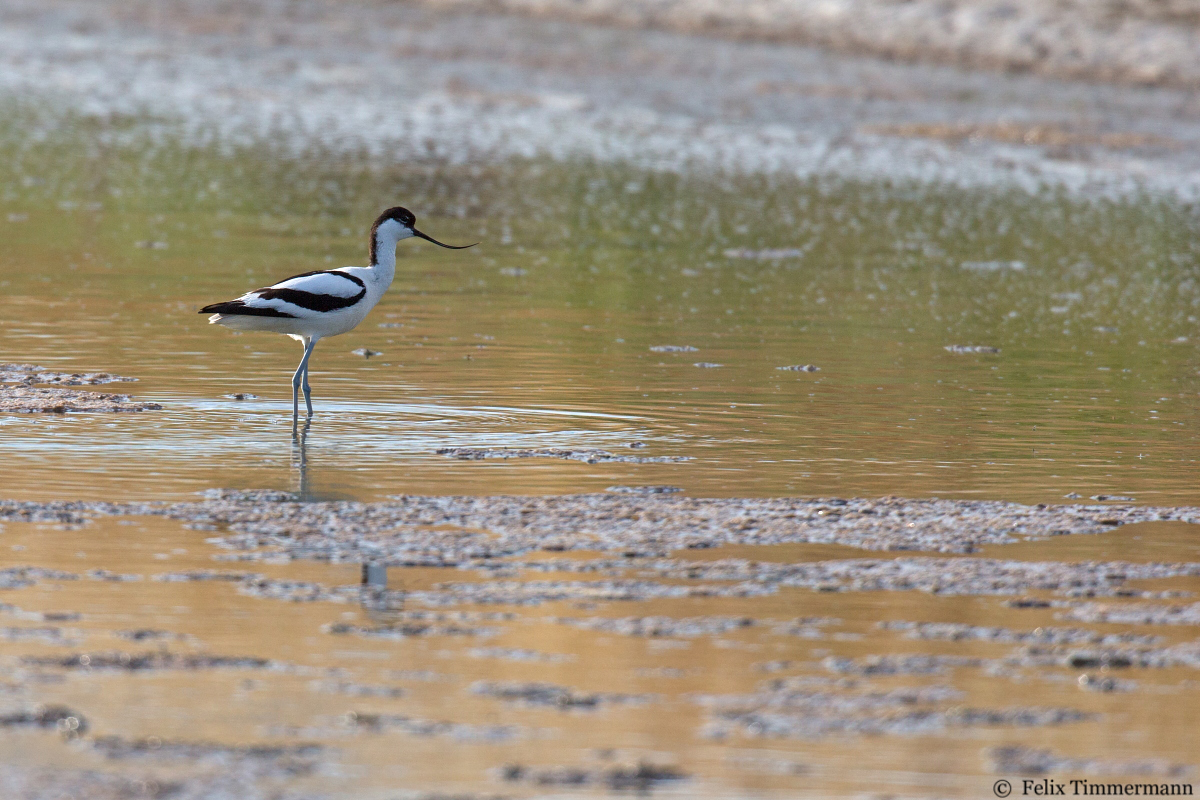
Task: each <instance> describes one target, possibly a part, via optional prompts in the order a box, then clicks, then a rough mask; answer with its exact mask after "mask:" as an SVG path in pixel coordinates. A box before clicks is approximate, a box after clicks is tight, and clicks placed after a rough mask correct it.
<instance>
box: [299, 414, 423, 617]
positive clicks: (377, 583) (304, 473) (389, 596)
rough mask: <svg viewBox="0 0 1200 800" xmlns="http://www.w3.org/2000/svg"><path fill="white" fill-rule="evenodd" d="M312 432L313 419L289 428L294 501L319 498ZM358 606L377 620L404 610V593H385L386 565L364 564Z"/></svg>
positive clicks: (398, 591)
mask: <svg viewBox="0 0 1200 800" xmlns="http://www.w3.org/2000/svg"><path fill="white" fill-rule="evenodd" d="M311 429H312V418H311V417H310V418H308V419H306V420H305V421H304V424H303V425H297V426H293V427H292V469H293V470H294V472H295V474H296V499H298V500H299V501H301V502H312V501H316V500H318V499H319V498H317V497H315V496H314V495H313V491H312V487H311V485H310V483H309V474H308V432H309V431H310V430H311ZM359 604H360V605H361V606H362V608H363V611H365V612H366V613H367V616H368V617H370V618H372V619H376V620H377V621H385V622H390V621H393V620H389V617H391V618H394V617H395V616H396V615H397V612H400V611H402V610H403V609H404V590H403V589H402V588H401V587H396V588H395V589H393V590H391V591H389V590H388V572H387V566H386V565H385V564H371V563H364V564H363V565H362V579H361V581H360V587H359Z"/></svg>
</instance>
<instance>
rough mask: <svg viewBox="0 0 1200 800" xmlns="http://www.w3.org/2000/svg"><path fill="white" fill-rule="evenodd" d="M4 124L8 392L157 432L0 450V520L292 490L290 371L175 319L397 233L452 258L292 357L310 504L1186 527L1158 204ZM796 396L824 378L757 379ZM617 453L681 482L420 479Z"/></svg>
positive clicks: (13, 437)
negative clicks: (1134, 510)
mask: <svg viewBox="0 0 1200 800" xmlns="http://www.w3.org/2000/svg"><path fill="white" fill-rule="evenodd" d="M9 112H10V113H9V114H8V115H7V117H6V119H7V123H6V125H5V127H4V129H3V131H4V132H3V135H2V137H0V147H2V148H3V153H4V158H3V162H2V163H3V166H2V167H0V170H2V171H0V232H2V238H3V241H4V243H5V246H4V247H3V249H2V250H0V287H2V288H3V291H4V292H5V294H6V296H7V297H8V298H9V309H10V310H9V312H8V313H7V314H6V315H5V319H4V320H3V321H2V322H0V342H2V345H0V346H2V351H0V353H2V359H3V360H5V361H15V362H33V363H38V364H41V365H43V366H46V367H50V368H55V369H69V370H107V371H111V372H115V373H119V374H124V375H131V376H133V377H137V378H138V379H139V380H140V383H137V384H118V385H117V386H118V387H120V390H122V391H129V390H132V391H134V392H135V393H136V395H137V396H138V397H141V398H149V399H154V400H157V401H159V402H161V403H163V405H164V406H165V409H164V410H163V411H161V412H156V413H145V414H139V415H130V416H100V415H97V416H86V415H66V416H54V415H45V416H37V417H27V416H9V417H5V418H3V419H0V447H3V449H4V452H5V458H4V460H3V464H0V482H3V484H4V485H5V487H6V491H5V495H6V496H8V497H14V498H39V499H44V498H114V497H120V498H146V499H149V498H174V497H184V496H187V495H189V494H190V493H192V492H195V491H197V490H201V489H205V488H209V487H212V486H227V487H230V486H231V487H253V488H296V487H297V485H298V482H299V480H300V478H299V475H298V470H297V465H298V463H299V461H300V457H301V453H300V452H299V448H297V447H294V446H293V443H292V438H291V430H290V424H289V423H290V419H289V417H290V415H289V413H288V412H289V410H290V409H289V406H290V403H289V400H290V386H289V377H290V373H291V370H292V369H294V365H295V362H296V361H297V360H298V356H299V348H298V347H296V346H295V345H294V343H292V342H291V341H290V340H288V339H286V338H284V337H281V336H272V335H267V334H245V335H234V334H231V333H230V332H229V331H227V330H224V329H220V328H217V327H210V326H208V325H207V324H206V321H205V318H204V317H203V316H201V315H198V314H196V313H195V312H196V310H197V309H198V308H199V307H200V306H202V305H204V304H205V303H208V302H212V301H215V300H220V299H227V298H230V297H234V296H237V295H238V294H239V293H241V292H243V291H245V290H247V289H250V288H254V287H257V286H261V285H265V284H267V283H270V282H272V281H274V280H277V279H280V278H282V277H285V276H287V275H290V274H295V273H297V272H302V271H307V270H310V269H315V268H322V267H327V266H340V265H344V264H358V263H362V261H363V258H364V254H365V249H366V248H365V228H366V226H367V225H368V224H369V222H370V220H371V219H372V218H373V216H374V214H375V213H377V211H378V209H379V208H381V207H383V206H385V205H389V204H392V203H398V202H401V203H404V204H405V205H408V206H410V207H412V208H413V209H414V210H415V211H416V212H417V214H418V216H419V217H420V221H421V225H422V226H423V227H424V228H426V229H427V230H429V231H430V232H432V233H433V234H434V235H436V236H438V237H441V238H442V239H443V240H449V241H453V242H458V241H467V240H470V241H474V240H478V241H481V242H482V244H480V246H479V247H477V248H474V249H472V250H468V251H463V252H461V253H455V252H449V251H442V250H438V249H436V248H434V247H433V246H431V245H426V244H424V243H414V242H404V243H402V244H401V246H400V260H399V266H398V271H397V277H396V281H395V284H394V285H393V287H392V289H391V291H390V292H389V293H388V294H387V295H386V296H385V298H384V300H383V301H382V302H381V303H380V305H379V306H378V307H377V308H376V309H375V310H374V311H373V312H372V314H371V316H370V317H369V318H368V319H367V320H366V322H364V323H363V324H362V325H361V326H360V327H359V329H357V330H355V331H353V332H352V333H350V334H347V335H344V336H342V337H338V338H335V339H331V340H327V341H324V342H322V343H321V344H320V345H319V346H318V348H317V351H316V355H315V356H314V360H313V366H312V370H313V372H312V375H313V384H314V392H315V402H316V408H317V416H316V417H315V419H314V422H313V426H312V428H311V431H310V433H309V435H308V437H307V441H306V443H305V445H306V446H305V452H304V453H303V456H304V462H305V464H306V466H307V473H306V475H305V485H306V488H307V489H308V491H310V492H311V493H313V494H314V496H331V497H355V498H362V499H369V498H380V497H383V496H386V495H390V494H397V493H404V492H411V493H459V492H465V493H476V492H522V493H542V492H545V493H558V492H565V491H579V490H603V489H605V488H607V487H609V486H612V485H630V484H669V485H674V486H678V487H680V488H682V489H683V490H685V491H687V492H689V493H692V494H696V495H706V496H730V495H734V496H736V495H758V496H763V495H781V494H802V495H837V496H850V495H880V494H889V493H895V494H903V495H909V496H930V495H937V496H945V497H989V498H1003V499H1007V500H1023V501H1037V502H1048V501H1057V500H1061V499H1062V498H1063V496H1064V495H1067V494H1069V493H1072V492H1074V493H1076V494H1079V495H1081V496H1083V497H1089V496H1092V495H1097V494H1103V495H1123V496H1129V497H1134V498H1135V499H1136V500H1137V501H1139V502H1151V503H1163V504H1172V503H1173V504H1185V503H1196V502H1197V501H1198V498H1197V493H1196V489H1195V486H1196V485H1197V480H1196V478H1197V466H1196V463H1197V462H1196V459H1195V457H1194V452H1193V450H1194V444H1195V432H1194V431H1193V430H1192V428H1193V427H1194V426H1193V421H1194V419H1195V418H1196V411H1197V409H1198V408H1200V376H1198V373H1197V355H1196V353H1197V350H1196V348H1197V344H1198V343H1200V339H1198V338H1197V337H1196V335H1195V328H1196V324H1197V316H1196V315H1197V313H1200V312H1197V311H1196V308H1197V305H1198V304H1200V294H1197V292H1200V284H1198V283H1197V281H1196V278H1195V274H1196V272H1197V257H1196V242H1197V241H1200V239H1197V237H1196V236H1195V232H1196V231H1195V228H1196V222H1195V219H1194V215H1193V213H1192V211H1191V209H1190V208H1188V207H1186V206H1182V205H1179V204H1175V203H1170V202H1167V201H1157V200H1151V199H1142V200H1137V199H1134V200H1130V201H1128V202H1124V203H1113V202H1101V201H1096V202H1095V203H1088V202H1086V201H1082V200H1077V199H1076V200H1072V199H1067V198H1065V197H1057V196H1053V195H1043V196H1035V197H1031V196H1028V195H1025V194H1023V193H1003V192H994V191H992V192H989V191H984V190H978V191H967V190H951V189H938V188H936V187H932V188H931V187H923V188H922V187H915V186H906V185H900V186H891V185H886V184H862V183H851V182H844V181H827V182H813V181H798V180H788V179H784V178H778V177H775V178H765V177H764V178H735V177H728V176H720V175H709V176H707V177H706V176H704V175H700V174H697V175H692V176H689V177H680V176H677V175H665V174H654V173H646V172H643V171H637V170H632V169H627V168H621V167H614V166H598V165H593V164H586V163H577V164H574V165H570V164H568V165H561V164H559V165H554V164H549V163H539V162H509V163H507V164H500V165H493V166H489V167H478V166H474V167H453V166H444V165H443V166H438V165H433V164H426V165H411V164H410V165H403V166H395V167H389V166H385V165H380V164H378V163H377V162H372V161H371V160H369V159H367V158H366V157H363V158H361V159H360V158H353V157H349V156H345V155H341V156H334V155H331V154H328V153H325V154H322V153H311V154H307V155H306V156H305V157H302V158H294V157H289V156H286V155H284V154H281V153H278V152H274V151H271V150H270V148H269V147H267V146H265V145H264V146H262V147H259V148H245V149H241V150H239V149H237V148H231V147H224V148H218V147H216V146H212V147H185V146H184V145H183V144H182V143H181V142H180V141H179V140H178V139H175V138H172V136H173V134H172V128H171V126H170V125H169V124H167V123H162V122H151V121H143V122H139V121H138V120H137V119H136V118H135V119H124V118H120V119H112V120H109V121H97V120H95V119H87V120H83V119H78V118H73V117H71V116H70V115H58V116H55V115H54V114H50V113H48V112H45V111H44V110H39V109H36V108H31V107H28V106H23V105H20V104H15V105H12V107H11V108H10V109H9ZM30 130H34V131H37V132H38V135H36V136H32V135H25V134H28V132H29V131H30ZM659 345H676V346H687V347H694V348H695V350H694V351H686V352H655V351H652V350H651V349H650V348H651V347H654V346H659ZM956 345H961V346H984V347H994V348H998V349H999V352H998V353H995V354H991V353H977V352H968V353H956V352H951V351H948V350H947V349H946V348H947V347H951V346H956ZM359 348H368V349H369V350H373V351H379V352H380V353H381V355H378V356H375V357H373V358H370V359H366V358H364V357H362V356H358V355H354V354H353V353H352V352H351V351H353V350H357V349H359ZM697 364H716V365H720V366H712V367H702V366H696V365H697ZM809 364H811V365H814V366H816V367H819V368H820V371H819V372H795V371H786V370H781V369H779V368H780V367H787V366H796V365H809ZM246 392H248V393H252V394H253V395H256V396H257V398H256V399H251V400H235V399H231V397H230V395H233V394H234V393H246ZM634 441H641V442H644V443H645V444H646V447H645V448H644V449H641V450H638V451H636V453H637V454H638V455H644V456H662V455H668V456H684V457H687V458H689V459H691V460H689V461H687V462H685V463H678V464H581V463H575V462H561V461H556V460H549V459H536V460H509V461H482V462H463V463H459V462H456V461H453V460H451V459H448V458H447V457H445V456H441V455H438V454H437V453H436V451H437V450H438V449H439V448H443V447H509V448H533V447H556V448H601V449H606V450H610V451H613V452H619V453H629V452H633V451H629V450H627V449H626V446H627V445H628V444H629V443H631V442H634Z"/></svg>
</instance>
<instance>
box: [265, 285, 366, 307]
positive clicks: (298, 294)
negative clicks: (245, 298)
mask: <svg viewBox="0 0 1200 800" xmlns="http://www.w3.org/2000/svg"><path fill="white" fill-rule="evenodd" d="M254 294H256V295H258V296H259V297H261V298H262V299H263V300H282V301H283V302H285V303H291V304H292V305H294V306H299V307H300V308H303V309H305V310H307V311H318V312H320V311H337V310H338V309H340V308H349V307H350V306H352V305H355V304H356V303H358V301H359V300H362V299H363V297H365V296H366V294H367V290H366V289H360V290H359V292H358V294H356V295H354V296H353V297H338V296H337V295H335V294H316V293H315V292H302V291H300V290H299V289H259V290H258V291H257V292H255V293H254Z"/></svg>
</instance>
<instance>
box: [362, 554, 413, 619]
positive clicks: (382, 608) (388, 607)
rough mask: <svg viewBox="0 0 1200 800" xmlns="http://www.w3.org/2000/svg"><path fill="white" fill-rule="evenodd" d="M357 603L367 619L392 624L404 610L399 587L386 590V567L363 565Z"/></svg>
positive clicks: (402, 596) (382, 565)
mask: <svg viewBox="0 0 1200 800" xmlns="http://www.w3.org/2000/svg"><path fill="white" fill-rule="evenodd" d="M358 602H359V605H361V606H362V609H363V611H364V612H366V615H367V617H368V618H369V619H373V620H375V621H376V622H383V623H386V624H392V623H394V622H395V621H396V620H397V619H398V617H399V612H401V611H403V610H404V590H403V589H402V588H401V587H396V588H395V589H392V590H390V591H389V590H388V572H387V566H386V565H384V564H369V563H364V564H363V565H362V580H361V581H360V583H359V593H358Z"/></svg>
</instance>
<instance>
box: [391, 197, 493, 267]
mask: <svg viewBox="0 0 1200 800" xmlns="http://www.w3.org/2000/svg"><path fill="white" fill-rule="evenodd" d="M390 219H394V220H396V222H399V223H400V224H401V225H403V226H404V227H406V228H408V229H409V230H410V231H412V232H413V236H416V237H418V238H420V239H424V240H425V241H427V242H433V243H434V244H436V245H437V246H438V247H444V248H446V249H447V250H466V249H467V248H468V247H474V246H475V245H474V244H466V245H460V246H458V247H456V246H454V245H451V244H442V243H441V242H439V241H438V240H437V239H434V238H433V237H432V236H427V235H426V234H424V233H421V232H420V231H419V230H417V229H416V228H415V227H413V226H414V225H416V224H417V217H416V215H415V214H413V213H412V212H411V211H409V210H408V209H407V208H401V207H400V206H394V207H392V208H389V209H388V210H387V211H385V212H383V213H382V214H380V215H379V218H378V219H376V220H375V224H374V225H372V226H371V266H375V264H376V260H375V256H376V254H375V247H376V243H377V241H378V239H377V238H376V234H377V233H378V232H379V226H380V225H382V224H383V223H385V222H387V221H388V220H390ZM476 244H478V242H476Z"/></svg>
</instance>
